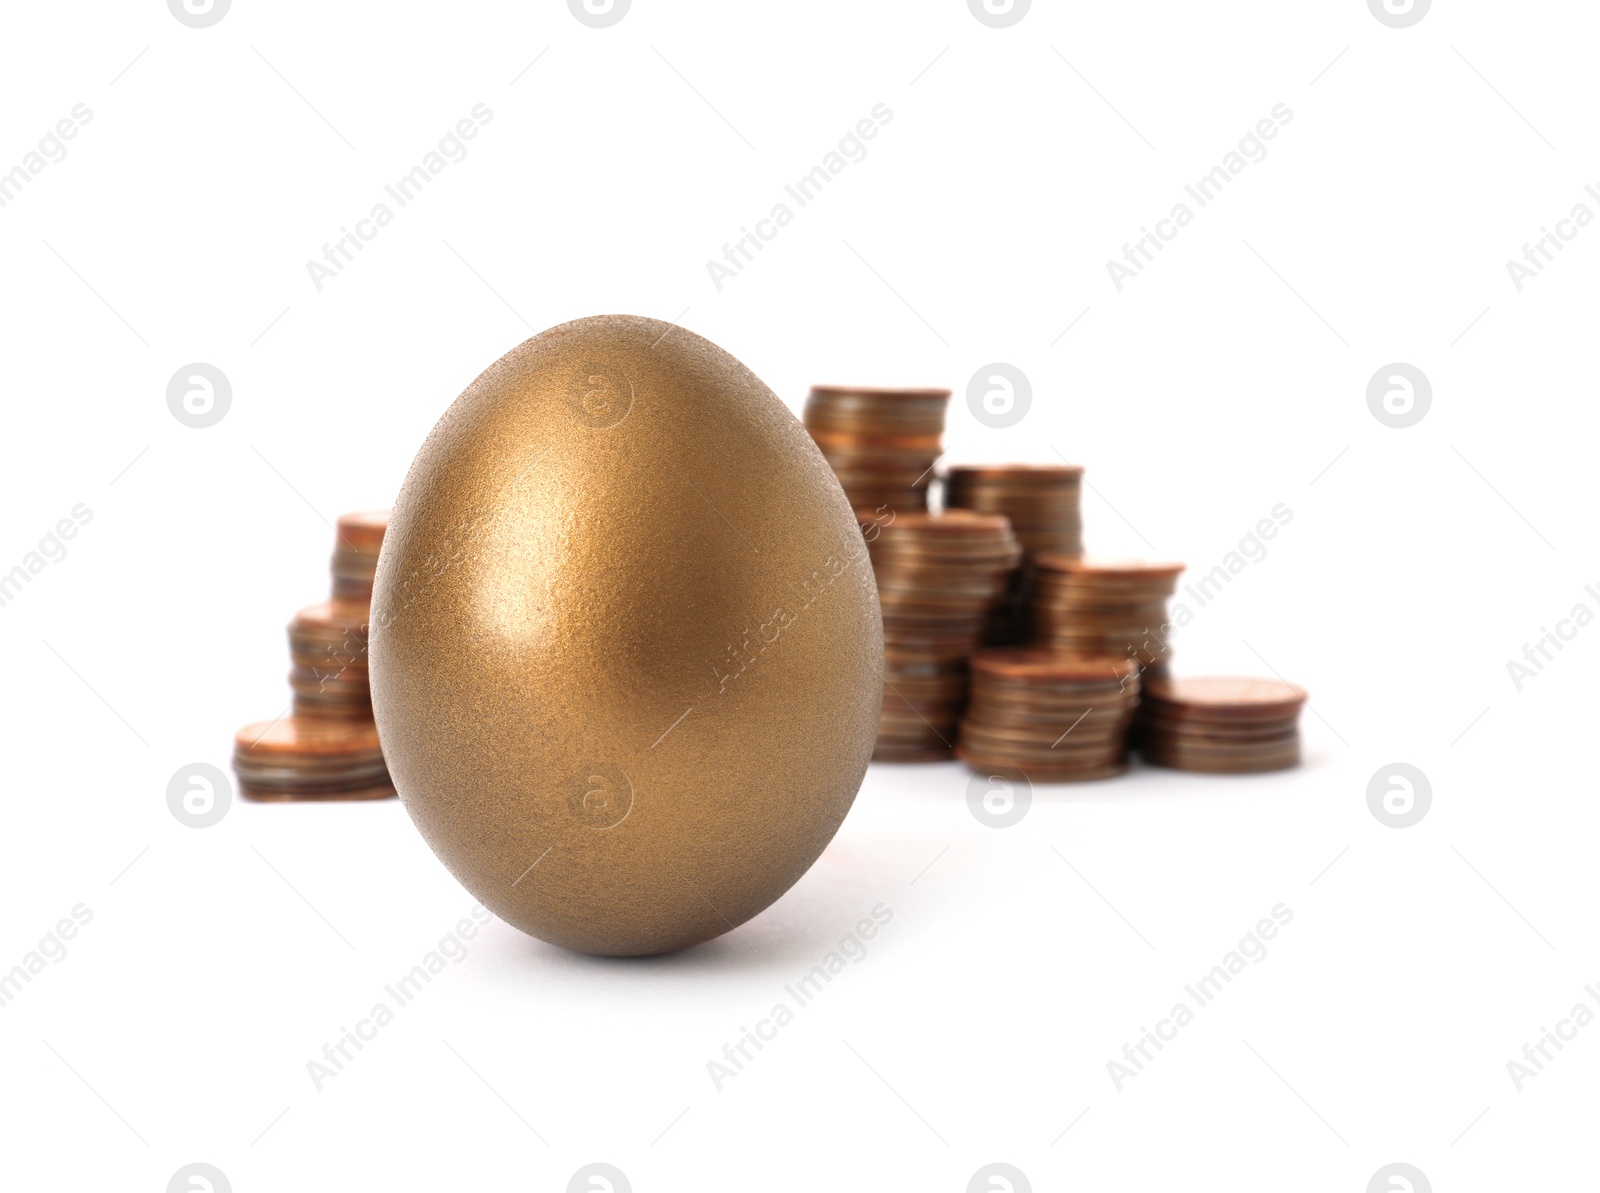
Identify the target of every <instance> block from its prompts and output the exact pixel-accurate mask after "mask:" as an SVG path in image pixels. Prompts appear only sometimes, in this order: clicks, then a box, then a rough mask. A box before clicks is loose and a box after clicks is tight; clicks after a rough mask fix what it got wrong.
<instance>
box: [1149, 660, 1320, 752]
mask: <svg viewBox="0 0 1600 1193" xmlns="http://www.w3.org/2000/svg"><path fill="white" fill-rule="evenodd" d="M1305 699H1306V694H1305V692H1304V691H1303V690H1302V689H1300V688H1297V687H1295V686H1294V685H1293V684H1289V683H1284V682H1282V681H1281V680H1276V679H1248V678H1224V677H1217V678H1200V679H1169V680H1152V681H1151V682H1150V683H1149V684H1147V685H1146V687H1145V691H1144V698H1143V702H1142V705H1141V707H1140V709H1139V726H1138V739H1139V752H1140V753H1141V754H1142V755H1144V758H1145V761H1147V762H1151V763H1154V764H1155V765H1156V766H1166V767H1172V768H1173V769H1175V770H1190V771H1210V772H1213V773H1217V774H1244V773H1249V772H1253V771H1269V770H1284V769H1286V768H1288V767H1291V766H1295V765H1297V764H1298V763H1299V761H1300V728H1299V719H1300V708H1301V706H1302V705H1303V704H1304V703H1305Z"/></svg>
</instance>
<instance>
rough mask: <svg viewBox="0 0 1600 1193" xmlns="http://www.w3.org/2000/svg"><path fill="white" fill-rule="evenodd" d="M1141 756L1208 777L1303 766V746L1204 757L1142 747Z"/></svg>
mask: <svg viewBox="0 0 1600 1193" xmlns="http://www.w3.org/2000/svg"><path fill="white" fill-rule="evenodd" d="M1140 754H1141V755H1142V756H1143V758H1144V760H1145V761H1146V762H1149V763H1151V764H1152V765H1154V766H1162V767H1166V768H1168V769H1170V770H1189V771H1202V772H1205V773H1208V774H1254V773H1258V772H1261V771H1274V770H1288V769H1289V768H1291V767H1294V766H1298V765H1299V764H1300V747H1299V742H1298V741H1296V742H1295V743H1294V744H1293V745H1292V746H1289V747H1285V748H1283V749H1280V750H1277V751H1274V752H1271V753H1267V752H1260V753H1242V754H1205V753H1197V752H1195V751H1192V750H1183V749H1174V748H1170V747H1157V746H1150V745H1141V746H1140Z"/></svg>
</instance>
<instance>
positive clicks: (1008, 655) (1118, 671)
mask: <svg viewBox="0 0 1600 1193" xmlns="http://www.w3.org/2000/svg"><path fill="white" fill-rule="evenodd" d="M971 667H972V670H973V673H974V674H978V675H985V676H994V677H995V678H997V679H1003V680H1012V681H1016V682H1044V683H1053V682H1069V683H1083V682H1086V681H1089V682H1093V681H1097V680H1108V681H1117V682H1121V681H1122V680H1125V679H1126V678H1127V677H1128V676H1130V675H1132V674H1133V673H1134V666H1133V664H1132V663H1131V662H1129V660H1127V659H1124V658H1118V657H1116V656H1115V655H1093V654H1071V653H1066V652H1058V651H1050V650H1040V649H1038V648H1037V647H1031V646H1022V647H1012V648H1008V649H1004V650H984V651H979V652H978V653H977V654H976V655H974V656H973V657H972V661H971Z"/></svg>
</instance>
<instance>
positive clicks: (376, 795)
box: [239, 779, 396, 803]
mask: <svg viewBox="0 0 1600 1193" xmlns="http://www.w3.org/2000/svg"><path fill="white" fill-rule="evenodd" d="M239 794H240V795H242V796H244V798H245V799H249V800H255V801H256V802H258V803H297V802H300V801H305V802H307V803H312V802H317V801H330V802H331V801H334V800H368V799H390V798H392V797H393V796H394V795H395V794H396V792H395V789H394V783H393V782H381V783H374V784H371V785H366V784H363V785H360V786H355V787H345V786H341V785H335V786H332V787H328V788H307V787H296V788H286V787H272V786H259V785H257V784H254V783H248V782H246V781H244V780H243V779H241V780H240V781H239Z"/></svg>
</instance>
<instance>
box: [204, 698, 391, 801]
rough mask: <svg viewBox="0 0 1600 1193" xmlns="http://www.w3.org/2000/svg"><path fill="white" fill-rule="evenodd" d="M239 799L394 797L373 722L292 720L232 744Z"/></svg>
mask: <svg viewBox="0 0 1600 1193" xmlns="http://www.w3.org/2000/svg"><path fill="white" fill-rule="evenodd" d="M233 770H234V773H235V774H237V775H238V776H239V791H240V794H242V795H245V796H247V797H249V798H250V799H258V800H311V799H383V798H385V797H386V796H391V795H393V794H394V784H393V782H391V781H390V779H389V768H388V767H387V766H386V765H385V764H384V761H383V750H382V749H381V748H380V747H379V745H378V727H377V726H376V725H374V724H373V723H372V722H371V721H337V720H328V719H318V718H315V717H304V716H288V717H279V718H278V719H277V720H276V721H261V722H258V723H257V724H254V725H246V726H245V727H244V728H243V729H241V730H239V732H238V734H236V735H235V737H234V739H233Z"/></svg>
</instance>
